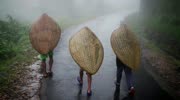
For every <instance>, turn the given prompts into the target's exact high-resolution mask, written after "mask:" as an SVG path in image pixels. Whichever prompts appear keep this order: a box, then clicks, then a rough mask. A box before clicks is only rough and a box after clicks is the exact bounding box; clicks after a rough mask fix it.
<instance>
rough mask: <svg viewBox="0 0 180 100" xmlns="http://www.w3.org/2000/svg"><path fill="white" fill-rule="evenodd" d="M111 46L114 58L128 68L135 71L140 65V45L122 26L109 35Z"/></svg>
mask: <svg viewBox="0 0 180 100" xmlns="http://www.w3.org/2000/svg"><path fill="white" fill-rule="evenodd" d="M111 46H112V48H113V51H114V52H115V54H116V56H117V57H118V58H119V59H120V60H121V61H122V62H123V63H124V64H125V65H127V66H128V67H130V68H132V69H137V68H138V67H139V64H140V57H141V54H140V44H139V41H138V39H137V37H136V36H135V35H134V34H133V33H132V32H131V31H130V30H129V29H128V28H127V26H126V25H125V24H122V25H121V26H120V27H119V28H118V29H116V30H114V31H113V33H112V35H111Z"/></svg>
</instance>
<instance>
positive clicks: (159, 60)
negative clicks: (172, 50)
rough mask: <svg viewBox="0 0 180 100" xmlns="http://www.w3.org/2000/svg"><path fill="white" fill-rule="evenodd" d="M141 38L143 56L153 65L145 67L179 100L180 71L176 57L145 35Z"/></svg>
mask: <svg viewBox="0 0 180 100" xmlns="http://www.w3.org/2000/svg"><path fill="white" fill-rule="evenodd" d="M140 38H141V45H142V58H143V59H144V60H146V61H147V62H148V63H149V64H150V65H151V67H148V66H144V68H145V69H146V70H147V71H148V72H149V73H150V74H151V75H152V76H153V77H154V79H155V80H156V81H157V82H158V83H159V84H160V86H161V87H162V88H163V89H164V90H166V91H167V92H168V93H169V94H170V95H171V96H173V97H174V98H175V100H176V99H177V100H178V99H179V98H180V73H179V72H178V71H177V65H176V63H175V61H176V59H175V58H174V57H172V56H170V55H168V54H166V52H164V51H162V50H160V49H159V48H158V47H156V46H155V44H153V43H152V42H151V41H149V40H147V39H145V38H144V37H140Z"/></svg>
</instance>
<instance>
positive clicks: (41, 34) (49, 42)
mask: <svg viewBox="0 0 180 100" xmlns="http://www.w3.org/2000/svg"><path fill="white" fill-rule="evenodd" d="M60 35H61V29H60V27H59V26H58V24H56V22H55V21H54V20H53V19H52V18H50V17H49V16H48V15H47V14H43V15H42V16H41V17H40V19H39V20H37V21H36V22H35V23H34V24H33V25H32V26H31V30H30V34H29V36H30V41H31V44H32V46H33V48H34V49H35V50H37V51H38V52H39V53H40V54H47V53H48V52H49V51H52V50H53V49H54V48H55V47H56V46H57V44H58V41H59V39H60Z"/></svg>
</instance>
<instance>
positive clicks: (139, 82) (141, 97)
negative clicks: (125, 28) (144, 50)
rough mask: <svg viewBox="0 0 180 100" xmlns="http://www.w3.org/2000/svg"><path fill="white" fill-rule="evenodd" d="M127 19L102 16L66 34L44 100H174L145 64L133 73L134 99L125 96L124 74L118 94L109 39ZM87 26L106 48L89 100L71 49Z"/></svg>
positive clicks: (43, 90) (43, 92)
mask: <svg viewBox="0 0 180 100" xmlns="http://www.w3.org/2000/svg"><path fill="white" fill-rule="evenodd" d="M126 15H128V13H119V14H112V15H108V16H102V17H98V18H96V19H94V20H91V21H88V22H86V23H83V24H81V25H79V26H74V27H71V28H69V29H67V30H65V31H64V32H63V33H62V35H61V40H60V42H59V44H58V46H57V47H56V49H55V50H54V64H53V72H54V76H53V77H52V78H47V79H43V80H42V83H43V84H42V88H41V94H40V96H41V100H113V99H116V100H173V99H172V98H171V97H170V96H169V95H168V94H167V93H166V92H165V91H163V90H162V89H161V88H160V86H159V85H158V84H157V82H156V81H155V80H154V79H153V78H152V77H151V76H150V75H149V74H148V73H147V71H146V70H145V69H144V67H146V66H148V64H146V62H145V61H144V60H142V64H141V67H140V69H139V70H138V71H136V72H134V80H135V81H134V84H135V89H136V94H135V97H134V98H129V97H127V96H126V95H127V92H128V91H127V87H126V83H125V82H126V80H125V77H124V73H123V77H122V82H121V88H120V93H117V92H116V91H115V90H116V89H115V85H114V81H115V75H116V62H115V54H114V53H113V51H112V49H111V45H110V36H111V33H112V31H113V30H114V29H116V28H117V27H118V26H119V24H120V21H121V20H123V18H124V17H125V16H126ZM84 26H88V27H89V28H90V29H91V30H92V31H93V32H94V33H95V34H96V35H97V37H98V38H99V39H100V41H101V42H102V44H103V47H104V53H105V54H104V61H103V64H102V66H101V68H100V70H99V71H98V72H97V73H96V74H95V75H94V76H93V81H92V92H93V94H92V96H91V97H90V98H88V97H87V96H86V91H87V78H86V75H84V76H85V77H84V85H83V88H82V90H81V89H80V88H79V87H78V82H77V80H76V78H77V76H78V73H79V67H78V65H77V64H76V63H75V62H74V60H73V59H72V57H71V55H70V53H69V48H68V43H69V38H70V37H71V36H72V35H73V34H74V33H76V32H77V31H78V30H80V29H81V28H82V27H84Z"/></svg>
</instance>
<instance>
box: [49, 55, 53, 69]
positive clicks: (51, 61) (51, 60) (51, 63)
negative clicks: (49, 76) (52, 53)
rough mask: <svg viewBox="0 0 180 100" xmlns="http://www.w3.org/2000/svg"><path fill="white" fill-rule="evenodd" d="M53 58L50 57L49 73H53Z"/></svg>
mask: <svg viewBox="0 0 180 100" xmlns="http://www.w3.org/2000/svg"><path fill="white" fill-rule="evenodd" d="M52 65H53V57H49V71H50V72H52Z"/></svg>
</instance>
